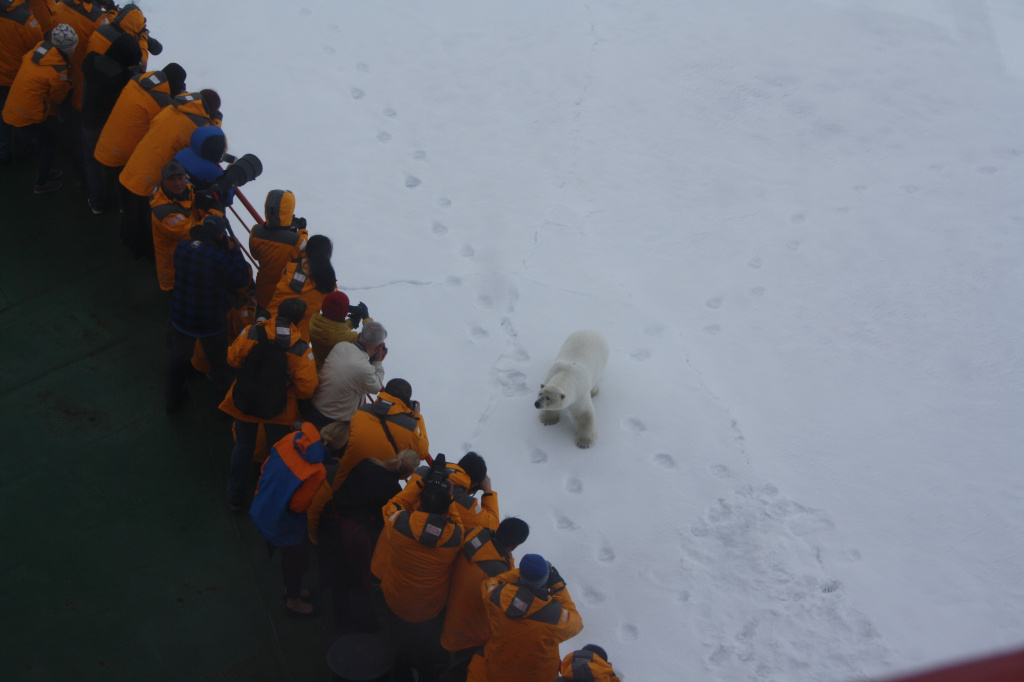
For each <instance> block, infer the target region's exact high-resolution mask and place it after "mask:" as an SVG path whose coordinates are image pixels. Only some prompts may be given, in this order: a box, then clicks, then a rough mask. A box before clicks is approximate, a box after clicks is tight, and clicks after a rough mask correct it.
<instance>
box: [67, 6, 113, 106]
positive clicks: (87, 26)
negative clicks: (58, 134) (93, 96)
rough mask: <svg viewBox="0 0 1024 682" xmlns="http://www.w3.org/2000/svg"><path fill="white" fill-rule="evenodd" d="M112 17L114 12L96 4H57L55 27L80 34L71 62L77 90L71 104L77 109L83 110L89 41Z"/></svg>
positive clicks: (73, 82)
mask: <svg viewBox="0 0 1024 682" xmlns="http://www.w3.org/2000/svg"><path fill="white" fill-rule="evenodd" d="M112 16H113V13H112V12H107V11H106V10H104V9H103V8H102V7H100V6H99V4H98V3H94V2H82V1H81V0H66V1H64V2H60V3H57V8H56V11H55V12H54V14H53V19H54V26H56V25H57V24H67V25H68V26H70V27H71V28H73V29H75V33H77V34H78V45H77V46H76V47H75V53H74V54H73V55H71V60H70V64H71V72H70V73H71V87H72V88H73V89H74V90H75V93H74V94H73V95H72V96H71V97H72V100H71V103H72V105H74V107H75V109H81V108H82V62H84V61H85V55H87V54H89V39H90V38H92V34H93V31H95V30H96V29H97V28H99V27H100V26H105V25H107V24H109V23H110V19H111V18H112ZM76 100H77V102H76Z"/></svg>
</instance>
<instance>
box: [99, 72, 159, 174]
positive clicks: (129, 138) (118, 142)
mask: <svg viewBox="0 0 1024 682" xmlns="http://www.w3.org/2000/svg"><path fill="white" fill-rule="evenodd" d="M170 103H171V84H170V83H168V82H167V76H165V75H164V73H163V71H150V72H149V73H143V74H140V75H138V76H134V77H133V78H132V79H131V80H130V81H128V85H126V86H124V90H122V91H121V96H120V97H118V98H117V104H115V105H114V109H113V110H112V111H111V112H110V117H109V118H107V123H106V125H104V126H103V132H102V133H100V137H99V140H98V141H97V142H96V153H95V154H94V156H95V157H96V160H97V161H99V162H100V163H102V164H103V165H104V166H110V167H111V168H120V167H122V166H124V165H125V164H126V163H128V159H129V158H131V155H132V152H134V151H135V148H136V147H137V146H138V144H139V141H140V140H142V138H143V137H145V135H146V132H148V131H149V124H150V123H151V122H152V121H153V117H154V116H156V115H157V113H158V112H159V111H160V110H161V109H163V108H164V107H166V106H167V105H168V104H170Z"/></svg>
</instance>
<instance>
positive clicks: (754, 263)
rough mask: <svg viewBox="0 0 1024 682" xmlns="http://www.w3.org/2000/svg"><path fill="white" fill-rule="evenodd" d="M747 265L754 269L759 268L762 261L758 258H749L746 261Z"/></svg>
mask: <svg viewBox="0 0 1024 682" xmlns="http://www.w3.org/2000/svg"><path fill="white" fill-rule="evenodd" d="M747 265H749V266H750V267H752V268H754V269H755V270H756V269H758V268H760V267H761V266H762V265H763V263H762V262H761V259H760V258H751V259H750V260H748V261H747Z"/></svg>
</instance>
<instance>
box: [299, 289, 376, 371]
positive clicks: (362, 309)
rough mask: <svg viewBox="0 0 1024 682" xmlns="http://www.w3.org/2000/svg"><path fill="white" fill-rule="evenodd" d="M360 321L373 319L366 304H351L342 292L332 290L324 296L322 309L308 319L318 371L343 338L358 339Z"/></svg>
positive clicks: (350, 340)
mask: <svg viewBox="0 0 1024 682" xmlns="http://www.w3.org/2000/svg"><path fill="white" fill-rule="evenodd" d="M361 322H373V319H372V318H371V317H370V311H369V310H368V309H367V307H366V304H365V303H363V302H362V301H360V302H359V303H358V304H356V305H350V304H349V300H348V296H347V295H346V294H345V292H343V291H332V292H331V293H329V294H327V295H326V296H324V302H323V303H322V304H320V312H318V313H314V314H313V317H311V318H309V343H310V345H312V346H313V358H314V359H315V360H316V371H318V372H319V371H320V368H321V367H323V366H324V361H325V360H326V359H327V356H328V355H329V354H330V352H331V349H332V348H334V347H335V346H337V345H338V344H339V343H341V342H342V341H349V342H352V341H358V340H359V332H358V331H356V330H357V329H358V328H359V324H360V323H361Z"/></svg>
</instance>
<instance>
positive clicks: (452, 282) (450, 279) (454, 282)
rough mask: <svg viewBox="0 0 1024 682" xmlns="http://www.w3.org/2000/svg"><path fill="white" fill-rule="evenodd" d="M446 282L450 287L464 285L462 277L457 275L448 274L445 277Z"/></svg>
mask: <svg viewBox="0 0 1024 682" xmlns="http://www.w3.org/2000/svg"><path fill="white" fill-rule="evenodd" d="M444 283H445V284H447V285H448V286H450V287H460V286H462V278H461V277H456V276H455V275H448V276H447V277H445V278H444Z"/></svg>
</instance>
